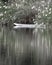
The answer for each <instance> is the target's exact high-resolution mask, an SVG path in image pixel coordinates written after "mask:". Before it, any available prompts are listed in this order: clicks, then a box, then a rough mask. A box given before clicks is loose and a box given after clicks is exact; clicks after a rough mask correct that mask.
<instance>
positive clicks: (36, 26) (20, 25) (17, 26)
mask: <svg viewBox="0 0 52 65" xmlns="http://www.w3.org/2000/svg"><path fill="white" fill-rule="evenodd" d="M14 25H15V26H14V27H13V28H15V29H16V28H43V27H44V28H45V25H43V24H38V23H36V24H18V23H14Z"/></svg>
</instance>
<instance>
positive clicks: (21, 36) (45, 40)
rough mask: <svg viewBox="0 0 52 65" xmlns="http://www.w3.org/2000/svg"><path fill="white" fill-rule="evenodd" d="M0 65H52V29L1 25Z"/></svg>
mask: <svg viewBox="0 0 52 65" xmlns="http://www.w3.org/2000/svg"><path fill="white" fill-rule="evenodd" d="M0 65H52V30H51V29H48V28H47V29H24V28H22V29H21V28H19V29H9V27H7V28H6V27H0Z"/></svg>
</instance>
